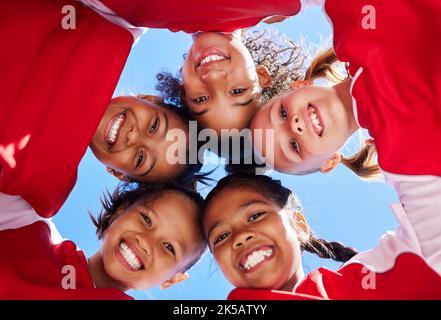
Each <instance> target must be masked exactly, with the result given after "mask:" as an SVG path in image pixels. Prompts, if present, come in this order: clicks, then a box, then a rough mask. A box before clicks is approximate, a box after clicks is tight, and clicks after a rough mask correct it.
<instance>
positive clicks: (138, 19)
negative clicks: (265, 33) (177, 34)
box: [101, 0, 301, 33]
mask: <svg viewBox="0 0 441 320" xmlns="http://www.w3.org/2000/svg"><path fill="white" fill-rule="evenodd" d="M101 2H102V3H103V4H104V5H106V6H107V7H109V8H110V9H112V10H113V11H115V12H116V13H117V14H118V15H120V16H121V17H123V18H124V19H126V20H127V21H129V22H130V23H131V24H133V25H136V26H144V27H151V28H166V29H170V30H172V31H185V32H188V33H194V32H198V31H223V32H231V31H234V30H236V29H242V28H248V27H252V26H254V25H256V24H258V23H259V22H260V21H261V20H263V19H264V18H266V17H269V16H274V15H281V16H292V15H295V14H297V13H298V12H299V11H300V7H301V3H300V0H257V1H251V0H224V1H215V0H192V1H180V0H162V1H144V0H128V1H120V0H101Z"/></svg>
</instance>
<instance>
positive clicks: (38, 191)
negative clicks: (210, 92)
mask: <svg viewBox="0 0 441 320" xmlns="http://www.w3.org/2000/svg"><path fill="white" fill-rule="evenodd" d="M67 5H71V6H73V8H75V10H76V12H75V17H76V26H75V27H76V29H68V30H65V29H63V25H62V19H63V18H64V17H66V16H67V13H62V12H63V7H65V6H67ZM65 12H66V11H65ZM0 38H1V39H2V42H3V46H2V47H3V49H2V50H1V52H0V70H1V72H2V76H1V77H0V87H1V88H2V89H1V90H0V123H1V124H0V192H3V193H6V194H10V195H20V196H21V197H22V198H24V199H25V200H26V201H27V202H28V203H29V204H30V205H31V206H32V207H33V208H34V209H35V210H36V211H37V213H38V214H40V215H42V216H44V217H50V216H52V215H54V214H55V213H56V212H57V211H58V210H59V209H60V207H61V205H62V204H63V203H64V201H65V200H66V198H67V196H68V195H69V193H70V191H71V190H72V188H73V186H74V184H75V181H76V177H77V167H78V165H79V162H80V160H81V158H82V157H83V155H84V153H85V152H86V149H87V147H88V145H89V143H90V140H91V139H92V137H93V134H94V133H95V131H96V128H97V126H98V124H99V122H100V120H101V118H102V116H103V114H104V111H105V110H106V108H107V105H108V103H109V101H110V99H111V97H112V94H113V91H114V89H115V87H116V84H117V82H118V79H119V77H120V74H121V72H122V69H123V67H124V64H125V61H126V58H127V56H128V54H129V52H130V48H131V46H132V43H133V37H132V35H131V34H130V32H128V31H127V30H125V29H123V28H121V27H119V26H116V25H114V24H112V23H110V22H108V21H107V20H106V19H104V18H102V17H101V16H99V15H97V14H96V13H95V12H93V11H92V10H90V9H89V8H87V7H84V6H82V5H81V4H79V3H78V2H76V1H73V0H68V1H65V0H63V1H54V0H28V1H25V0H21V1H2V2H1V4H0Z"/></svg>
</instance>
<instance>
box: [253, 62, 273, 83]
mask: <svg viewBox="0 0 441 320" xmlns="http://www.w3.org/2000/svg"><path fill="white" fill-rule="evenodd" d="M256 72H257V76H258V77H259V84H260V86H261V87H262V88H271V87H272V85H273V78H272V77H271V75H270V73H269V71H268V69H267V68H266V67H265V66H262V65H258V66H257V68H256Z"/></svg>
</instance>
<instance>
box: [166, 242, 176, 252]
mask: <svg viewBox="0 0 441 320" xmlns="http://www.w3.org/2000/svg"><path fill="white" fill-rule="evenodd" d="M164 248H165V249H166V250H167V251H170V252H171V253H172V254H173V255H175V248H173V246H172V245H171V244H170V243H168V242H164Z"/></svg>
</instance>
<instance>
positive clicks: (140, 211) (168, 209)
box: [101, 191, 203, 289]
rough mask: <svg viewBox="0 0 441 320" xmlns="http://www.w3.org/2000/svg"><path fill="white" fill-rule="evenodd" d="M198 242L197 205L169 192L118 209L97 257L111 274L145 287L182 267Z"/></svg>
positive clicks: (193, 254)
mask: <svg viewBox="0 0 441 320" xmlns="http://www.w3.org/2000/svg"><path fill="white" fill-rule="evenodd" d="M202 244H203V240H202V235H201V234H200V230H199V228H198V214H197V208H196V205H195V204H194V203H193V202H192V201H191V200H189V199H188V198H186V197H185V196H184V195H181V194H179V193H177V192H174V191H169V192H166V193H165V194H162V195H160V196H159V197H158V198H156V199H154V200H153V201H148V203H147V202H146V201H139V202H137V203H135V204H133V205H132V206H130V207H129V208H127V209H125V210H124V212H121V213H119V215H118V217H117V218H116V220H115V221H114V222H113V223H112V224H111V225H110V227H109V228H108V229H107V230H106V232H105V234H104V238H103V245H102V247H101V256H102V259H103V262H104V268H105V270H106V273H107V274H108V275H109V276H110V277H112V278H113V279H115V280H116V281H118V282H120V283H121V284H123V285H125V286H126V287H128V288H133V289H146V288H150V287H153V286H155V285H158V284H160V283H162V282H163V281H165V280H168V279H169V278H171V277H172V276H173V275H175V274H177V273H179V272H181V271H185V270H184V269H185V267H186V266H187V265H188V264H189V263H190V262H191V261H193V260H194V259H195V258H197V255H198V254H200V248H201V246H202Z"/></svg>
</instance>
